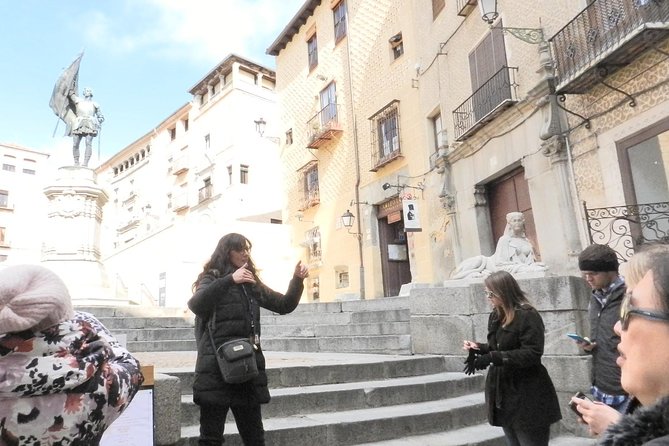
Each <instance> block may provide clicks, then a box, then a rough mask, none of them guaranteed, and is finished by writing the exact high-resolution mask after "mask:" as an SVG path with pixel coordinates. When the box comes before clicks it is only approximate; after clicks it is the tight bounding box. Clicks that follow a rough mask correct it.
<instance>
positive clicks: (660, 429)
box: [598, 397, 669, 446]
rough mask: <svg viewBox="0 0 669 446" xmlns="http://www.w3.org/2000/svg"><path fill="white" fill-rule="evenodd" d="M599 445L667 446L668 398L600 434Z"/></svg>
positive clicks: (668, 440) (627, 417) (635, 412)
mask: <svg viewBox="0 0 669 446" xmlns="http://www.w3.org/2000/svg"><path fill="white" fill-rule="evenodd" d="M598 444H599V445H606V446H636V445H648V446H651V445H652V446H664V445H669V397H664V398H662V399H661V400H659V401H658V402H657V403H656V404H654V405H653V406H649V407H640V408H638V409H637V410H636V411H634V413H633V414H631V415H626V416H624V417H623V418H622V419H621V420H620V421H619V422H618V423H616V424H614V425H613V426H611V427H610V428H608V429H607V430H606V432H604V433H603V434H602V438H601V439H600V441H599V443H598Z"/></svg>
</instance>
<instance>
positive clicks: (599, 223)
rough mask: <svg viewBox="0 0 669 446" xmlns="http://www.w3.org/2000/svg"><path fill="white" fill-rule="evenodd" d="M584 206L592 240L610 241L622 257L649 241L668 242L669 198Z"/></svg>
mask: <svg viewBox="0 0 669 446" xmlns="http://www.w3.org/2000/svg"><path fill="white" fill-rule="evenodd" d="M583 208H584V209H585V219H586V223H587V225H588V232H589V235H590V243H597V244H600V245H609V246H610V247H611V248H613V249H614V250H615V251H616V252H617V253H618V257H620V259H621V260H628V259H629V258H630V257H632V254H634V251H635V248H636V247H637V246H639V245H642V244H644V243H648V242H669V202H660V203H647V204H630V205H626V206H611V207H605V208H592V209H588V207H587V205H586V203H585V202H584V203H583Z"/></svg>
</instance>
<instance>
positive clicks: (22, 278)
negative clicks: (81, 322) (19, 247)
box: [0, 265, 74, 334]
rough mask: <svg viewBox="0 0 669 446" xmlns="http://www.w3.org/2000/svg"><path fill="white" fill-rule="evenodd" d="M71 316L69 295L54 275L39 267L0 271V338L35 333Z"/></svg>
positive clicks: (9, 267) (12, 267)
mask: <svg viewBox="0 0 669 446" xmlns="http://www.w3.org/2000/svg"><path fill="white" fill-rule="evenodd" d="M73 316H74V310H73V309H72V301H71V300H70V293H69V292H68V291H67V287H66V286H65V283H64V282H63V281H62V280H61V278H60V277H58V276H57V275H56V274H55V273H54V272H53V271H51V270H49V269H47V268H45V267H43V266H39V265H16V266H8V267H6V268H3V269H1V270H0V334H5V333H12V332H18V331H23V330H28V329H30V330H32V331H35V332H36V331H40V330H43V329H45V328H47V327H50V326H52V325H56V324H58V323H60V322H63V321H65V320H67V319H71V318H72V317H73Z"/></svg>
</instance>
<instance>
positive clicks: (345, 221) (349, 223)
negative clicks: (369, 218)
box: [341, 209, 365, 300]
mask: <svg viewBox="0 0 669 446" xmlns="http://www.w3.org/2000/svg"><path fill="white" fill-rule="evenodd" d="M354 221H355V215H353V214H352V213H351V211H349V210H348V209H346V212H344V213H343V214H342V216H341V224H342V225H344V227H345V228H346V230H347V231H348V233H349V234H351V235H354V236H355V238H357V239H358V255H359V256H360V299H361V300H364V299H365V262H364V258H363V256H362V234H361V233H360V232H351V227H353V222H354ZM358 231H360V221H358Z"/></svg>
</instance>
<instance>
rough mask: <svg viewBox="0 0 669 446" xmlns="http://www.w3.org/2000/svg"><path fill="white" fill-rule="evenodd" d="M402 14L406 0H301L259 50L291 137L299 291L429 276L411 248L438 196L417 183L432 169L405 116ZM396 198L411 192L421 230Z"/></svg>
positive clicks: (365, 289) (408, 67)
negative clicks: (349, 222) (268, 62)
mask: <svg viewBox="0 0 669 446" xmlns="http://www.w3.org/2000/svg"><path fill="white" fill-rule="evenodd" d="M414 14H415V11H413V10H412V4H411V2H406V1H392V2H391V1H360V0H357V1H356V0H342V1H333V2H321V1H306V2H304V4H303V6H302V7H301V8H300V10H299V11H298V12H297V14H296V15H295V16H294V18H293V19H292V20H291V22H290V23H288V24H286V27H285V29H284V30H283V31H282V33H281V34H280V35H279V36H278V37H277V38H276V40H275V41H274V42H273V43H272V44H271V45H270V47H269V48H268V53H269V54H271V55H274V56H276V66H277V93H278V97H279V104H280V105H279V117H280V121H281V123H282V125H283V128H284V131H285V132H286V133H290V134H292V135H293V140H292V144H290V145H286V146H285V147H284V149H283V152H282V153H283V156H282V163H283V164H284V166H286V171H287V173H288V177H287V180H286V184H287V185H288V203H287V213H286V214H287V215H286V221H287V223H289V224H290V225H291V226H292V228H293V240H294V243H295V244H296V245H299V246H300V247H301V249H303V252H304V254H305V256H307V257H308V259H309V267H310V278H309V280H310V281H311V283H310V284H309V286H307V289H308V290H309V295H308V298H309V299H310V300H317V299H318V300H321V301H332V300H343V299H359V298H376V297H383V296H395V295H398V294H399V292H400V289H401V286H402V285H403V284H407V283H412V282H425V281H428V280H430V281H431V276H432V274H431V270H432V268H433V267H432V265H431V264H432V260H431V257H430V256H424V255H422V254H420V253H421V252H422V251H423V250H424V249H429V240H430V233H431V231H432V230H433V228H432V223H430V222H431V221H432V218H431V217H430V215H431V214H430V212H431V211H430V206H429V204H428V201H429V200H430V199H431V200H437V201H438V198H437V196H436V195H433V196H432V197H430V196H428V192H427V190H424V187H423V185H424V184H426V181H427V178H428V177H430V176H434V174H432V173H430V155H431V153H432V151H431V148H428V146H427V142H426V141H427V138H428V136H427V131H426V129H425V128H424V127H423V124H424V122H423V119H420V118H419V117H418V116H417V110H418V109H419V96H418V94H417V90H416V88H415V85H414V78H415V69H414V66H415V64H416V60H417V59H416V57H417V56H416V54H417V53H416V51H417V50H418V47H419V46H420V43H419V41H418V40H417V39H416V36H415V29H414V24H413V22H412V17H413V16H414ZM385 184H388V185H391V186H389V187H384V185H385ZM432 193H436V191H434V192H432ZM403 198H415V199H416V200H417V203H418V206H419V207H420V211H421V212H422V217H423V221H426V222H428V223H427V225H426V226H425V227H424V228H422V229H423V231H422V232H405V231H404V221H403V208H402V202H403V200H402V199H403ZM347 210H348V211H349V213H350V214H351V215H353V216H354V217H355V218H354V220H353V226H352V227H350V228H347V227H345V226H344V225H343V223H342V219H341V217H342V215H343V214H344V213H346V212H347ZM436 225H437V227H438V226H439V223H437V224H436Z"/></svg>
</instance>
